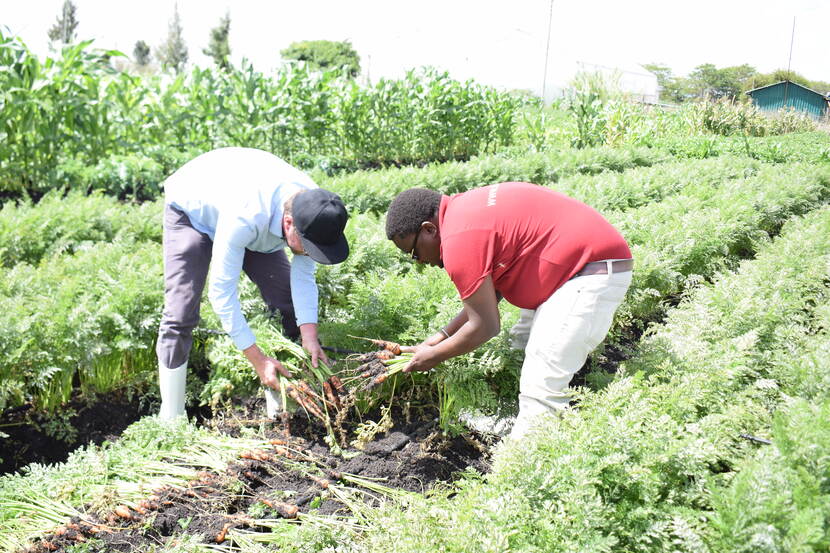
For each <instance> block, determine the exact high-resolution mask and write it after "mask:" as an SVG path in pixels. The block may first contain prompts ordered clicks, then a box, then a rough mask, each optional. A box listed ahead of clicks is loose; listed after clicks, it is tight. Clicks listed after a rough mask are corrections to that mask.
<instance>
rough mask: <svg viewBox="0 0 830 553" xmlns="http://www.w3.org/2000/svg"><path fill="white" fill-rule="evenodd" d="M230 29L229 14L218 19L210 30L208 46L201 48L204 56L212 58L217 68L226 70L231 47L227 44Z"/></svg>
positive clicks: (228, 65) (228, 66)
mask: <svg viewBox="0 0 830 553" xmlns="http://www.w3.org/2000/svg"><path fill="white" fill-rule="evenodd" d="M230 31H231V14H230V13H225V16H224V17H223V18H222V19H220V20H219V25H217V26H216V27H214V28H213V29H211V30H210V42H209V43H208V47H207V48H205V49H203V50H202V53H203V54H205V55H206V56H210V57H212V58H213V62H214V63H215V64H216V66H217V67H218V68H219V69H223V70H228V69H230V68H231V63H230V60H229V58H230V56H231V47H230V45H229V44H228V35H229V34H230Z"/></svg>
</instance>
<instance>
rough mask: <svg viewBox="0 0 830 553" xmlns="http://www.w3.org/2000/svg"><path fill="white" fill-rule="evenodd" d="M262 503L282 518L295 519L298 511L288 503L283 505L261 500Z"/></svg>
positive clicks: (273, 501)
mask: <svg viewBox="0 0 830 553" xmlns="http://www.w3.org/2000/svg"><path fill="white" fill-rule="evenodd" d="M260 501H262V502H263V503H265V504H266V505H268V506H269V507H271V508H272V509H274V510H275V511H277V512H278V513H279V514H280V515H281V516H282V517H283V518H297V512H298V511H299V510H300V509H299V508H298V507H297V506H296V505H291V504H290V503H283V502H282V501H276V500H270V499H264V498H263V499H261V500H260Z"/></svg>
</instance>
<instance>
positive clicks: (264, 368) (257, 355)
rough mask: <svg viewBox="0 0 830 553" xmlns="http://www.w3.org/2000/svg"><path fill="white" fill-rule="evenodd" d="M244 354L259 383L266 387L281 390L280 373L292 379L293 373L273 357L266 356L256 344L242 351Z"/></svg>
mask: <svg viewBox="0 0 830 553" xmlns="http://www.w3.org/2000/svg"><path fill="white" fill-rule="evenodd" d="M242 353H244V354H245V357H247V358H248V361H250V362H251V365H253V366H254V370H255V371H256V373H257V375H258V376H259V381H260V382H262V384H263V385H264V386H267V387H268V388H273V389H274V390H279V389H280V385H279V381H278V380H277V373H278V372H279V373H280V374H281V375H283V376H284V377H286V378H291V373H290V372H288V370H287V369H286V368H285V367H283V366H282V363H280V362H279V361H277V360H276V359H274V358H273V357H268V356H267V355H265V354H264V353H263V352H262V350H261V349H259V346H257V345H256V344H253V345H251V346H250V347H248V348H246V349H244V350H242Z"/></svg>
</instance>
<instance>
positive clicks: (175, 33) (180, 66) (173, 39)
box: [156, 5, 188, 74]
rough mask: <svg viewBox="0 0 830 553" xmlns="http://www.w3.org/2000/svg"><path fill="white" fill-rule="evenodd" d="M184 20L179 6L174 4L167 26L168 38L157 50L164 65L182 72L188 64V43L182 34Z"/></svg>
mask: <svg viewBox="0 0 830 553" xmlns="http://www.w3.org/2000/svg"><path fill="white" fill-rule="evenodd" d="M182 31H183V29H182V20H181V17H180V16H179V6H178V5H174V8H173V19H171V20H170V23H169V25H168V27H167V38H166V39H165V40H164V42H163V43H162V44H161V46H159V47H158V50H156V59H158V60H159V62H160V63H161V65H162V67H164V68H166V69H172V70H173V72H174V73H176V74H179V73H182V72H183V71H184V69H185V66H186V65H187V58H188V54H187V44H185V42H184V37H183V36H182Z"/></svg>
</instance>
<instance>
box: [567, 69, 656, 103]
mask: <svg viewBox="0 0 830 553" xmlns="http://www.w3.org/2000/svg"><path fill="white" fill-rule="evenodd" d="M576 67H577V71H578V72H582V73H599V74H601V75H602V76H603V77H604V78H605V79H606V80H608V81H609V82H612V83H613V84H615V85H616V86H617V87H618V88H619V90H620V91H621V92H624V93H625V94H626V95H628V97H629V98H631V99H632V100H636V101H638V102H642V103H644V104H656V103H658V102H659V98H660V86H659V85H658V84H657V75H655V74H654V73H652V72H651V71H649V70H648V69H646V68H645V67H643V66H642V65H639V64H636V63H631V62H627V63H626V62H623V63H605V64H601V63H590V62H585V61H577V62H576Z"/></svg>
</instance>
